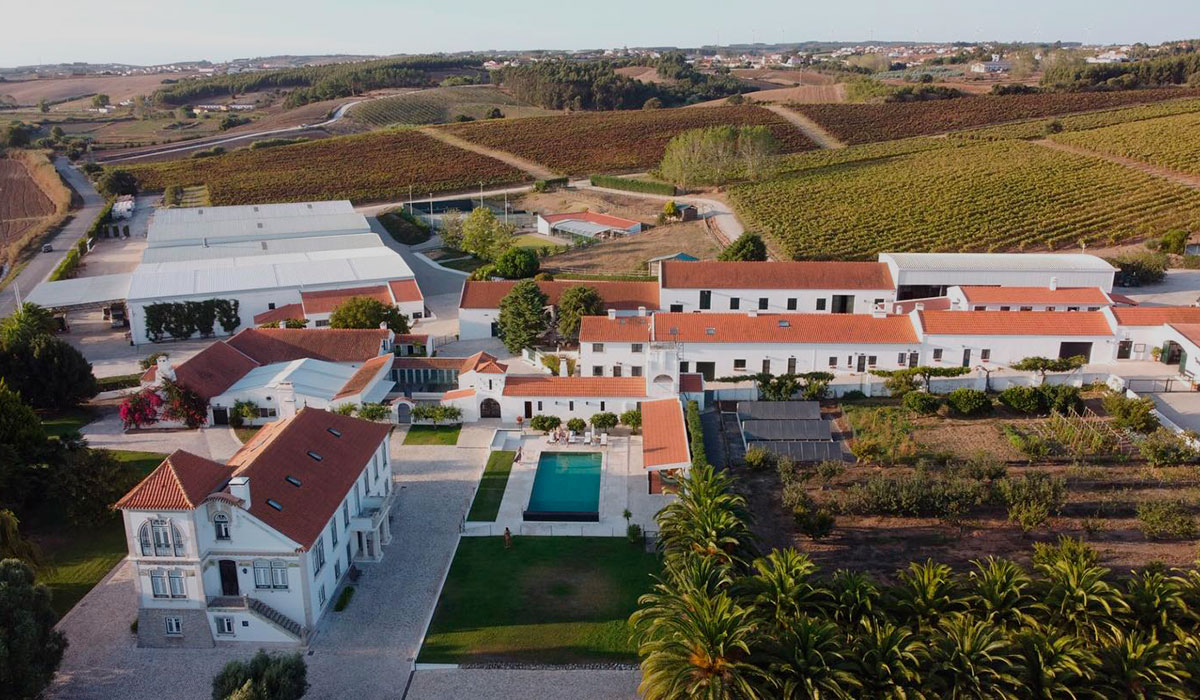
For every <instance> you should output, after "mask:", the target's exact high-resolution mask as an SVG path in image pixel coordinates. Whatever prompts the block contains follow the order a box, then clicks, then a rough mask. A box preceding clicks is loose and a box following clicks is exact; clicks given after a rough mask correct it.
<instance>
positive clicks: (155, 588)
mask: <svg viewBox="0 0 1200 700" xmlns="http://www.w3.org/2000/svg"><path fill="white" fill-rule="evenodd" d="M150 595H151V596H153V597H155V598H170V597H171V589H170V588H169V587H168V586H167V572H166V571H163V570H162V569H157V570H155V571H151V572H150Z"/></svg>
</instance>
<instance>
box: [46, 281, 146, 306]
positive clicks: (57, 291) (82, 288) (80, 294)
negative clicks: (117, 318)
mask: <svg viewBox="0 0 1200 700" xmlns="http://www.w3.org/2000/svg"><path fill="white" fill-rule="evenodd" d="M132 278H133V274H132V273H124V274H120V275H97V276H95V277H76V278H75V279H69V280H59V281H57V282H42V283H41V284H39V285H38V286H36V287H34V288H33V291H32V292H30V293H29V296H27V297H25V301H28V302H31V303H34V304H37V305H38V306H44V307H46V308H55V307H65V306H81V305H85V304H87V305H92V304H101V303H105V302H113V301H121V300H123V299H125V297H126V295H128V294H129V285H130V280H131V279H132Z"/></svg>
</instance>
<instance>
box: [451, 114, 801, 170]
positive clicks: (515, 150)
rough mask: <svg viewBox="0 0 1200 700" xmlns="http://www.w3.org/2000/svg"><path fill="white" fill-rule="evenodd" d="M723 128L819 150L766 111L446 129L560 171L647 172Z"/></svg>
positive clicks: (534, 120)
mask: <svg viewBox="0 0 1200 700" xmlns="http://www.w3.org/2000/svg"><path fill="white" fill-rule="evenodd" d="M723 124H729V125H735V126H753V125H762V126H767V127H770V129H771V133H773V134H774V135H775V138H776V139H778V140H779V143H780V148H781V150H782V151H783V152H784V153H794V152H796V151H806V150H811V149H815V148H816V144H814V143H813V142H811V141H809V140H808V139H807V138H806V137H805V136H804V135H803V134H801V133H800V131H799V130H798V129H796V128H795V127H794V126H792V125H791V124H790V123H789V122H787V121H786V120H784V119H783V118H782V117H780V116H778V115H776V114H775V113H774V112H770V111H768V110H766V109H763V108H761V107H751V106H739V107H711V108H708V109H683V108H681V109H654V110H638V111H621V112H586V113H576V114H568V115H565V116H561V117H530V118H528V119H516V120H507V119H506V120H488V121H483V122H475V123H469V124H453V125H450V126H446V127H442V128H444V129H447V130H448V131H450V132H451V133H453V134H455V135H456V136H459V137H461V138H464V139H466V140H468V141H471V142H473V143H478V144H481V145H483V146H487V147H489V148H497V149H500V150H503V151H507V152H509V153H512V154H514V155H517V156H520V157H522V158H527V159H529V160H532V161H535V162H537V163H541V164H542V165H545V166H547V167H549V168H551V169H553V170H555V171H556V172H560V173H565V174H570V175H582V174H590V173H596V172H618V171H636V170H646V169H648V168H651V167H654V166H655V165H658V162H659V161H660V160H661V159H662V154H663V150H664V149H665V148H666V145H667V142H668V141H670V140H671V137H673V136H675V135H676V134H679V133H680V132H683V131H687V130H689V129H698V128H700V127H705V126H718V125H723Z"/></svg>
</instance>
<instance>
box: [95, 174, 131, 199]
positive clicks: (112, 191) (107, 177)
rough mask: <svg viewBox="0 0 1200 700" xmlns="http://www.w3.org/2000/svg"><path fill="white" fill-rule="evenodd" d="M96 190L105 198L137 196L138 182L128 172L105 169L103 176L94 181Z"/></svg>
mask: <svg viewBox="0 0 1200 700" xmlns="http://www.w3.org/2000/svg"><path fill="white" fill-rule="evenodd" d="M96 189H97V190H99V191H100V194H102V195H104V196H105V197H117V196H119V195H123V194H137V193H138V181H137V178H136V177H134V176H133V173H131V172H129V171H128V170H121V169H119V168H116V169H112V170H109V169H105V171H104V174H103V175H101V176H100V179H99V180H97V181H96Z"/></svg>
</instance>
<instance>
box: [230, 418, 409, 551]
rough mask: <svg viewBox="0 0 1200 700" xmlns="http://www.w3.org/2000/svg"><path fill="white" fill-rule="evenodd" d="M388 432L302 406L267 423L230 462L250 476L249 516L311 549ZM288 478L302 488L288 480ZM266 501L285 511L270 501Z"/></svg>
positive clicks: (378, 426)
mask: <svg viewBox="0 0 1200 700" xmlns="http://www.w3.org/2000/svg"><path fill="white" fill-rule="evenodd" d="M330 428H332V429H334V430H336V431H337V432H338V433H340V434H341V436H340V437H338V436H335V435H334V434H333V433H332V432H330V430H329V429H330ZM390 430H391V426H389V425H387V424H385V423H372V422H370V421H365V420H359V419H357V418H351V417H349V416H340V415H337V414H336V413H330V412H328V411H321V410H317V409H314V408H304V409H301V411H300V412H299V413H297V414H296V415H294V416H292V417H291V418H286V419H284V420H280V421H276V422H275V423H271V424H269V425H268V426H266V427H264V428H263V429H262V430H260V431H259V432H258V434H256V435H255V436H254V437H253V438H251V439H250V441H249V442H247V443H246V444H245V445H243V446H242V449H241V450H239V451H238V452H237V454H235V455H234V456H233V457H231V458H230V460H229V464H230V466H231V467H233V468H234V472H233V474H232V475H233V476H246V477H249V478H250V498H251V500H252V501H253V502H252V503H251V504H250V508H249V511H250V514H251V515H253V516H255V517H257V518H258V519H259V520H262V521H263V522H265V523H266V524H267V525H269V526H271V527H273V528H275V529H276V530H278V531H279V532H281V533H283V534H284V535H286V536H287V537H290V538H291V539H292V540H294V541H295V542H297V543H299V544H300V545H301V547H302V548H304V549H308V547H309V546H310V545H312V543H313V541H314V540H316V538H317V535H319V534H321V532H322V530H323V528H324V527H325V525H326V524H327V523H328V522H329V519H330V518H331V517H333V515H334V513H335V512H336V511H337V510H338V508H340V507H341V504H342V500H343V499H344V498H345V497H346V494H347V493H349V491H350V487H351V486H353V485H354V482H355V480H356V479H357V478H358V477H359V475H360V474H361V473H362V470H363V468H364V467H365V466H366V464H367V463H368V462H370V460H371V455H373V454H374V453H375V450H376V449H378V447H379V443H380V442H381V441H383V440H386V439H387V436H388V432H389V431H390ZM309 452H313V453H315V454H318V455H320V456H321V459H320V461H317V460H316V459H313V458H312V457H310V456H309V454H308V453H309ZM288 476H292V477H294V478H296V479H297V480H299V481H300V486H299V487H297V486H294V485H292V484H290V483H288V482H287V481H286V480H285V479H286V477H288ZM268 499H270V500H273V501H275V502H276V503H279V504H280V505H281V506H282V507H283V510H276V509H274V508H272V507H271V506H269V505H267V500H268Z"/></svg>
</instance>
